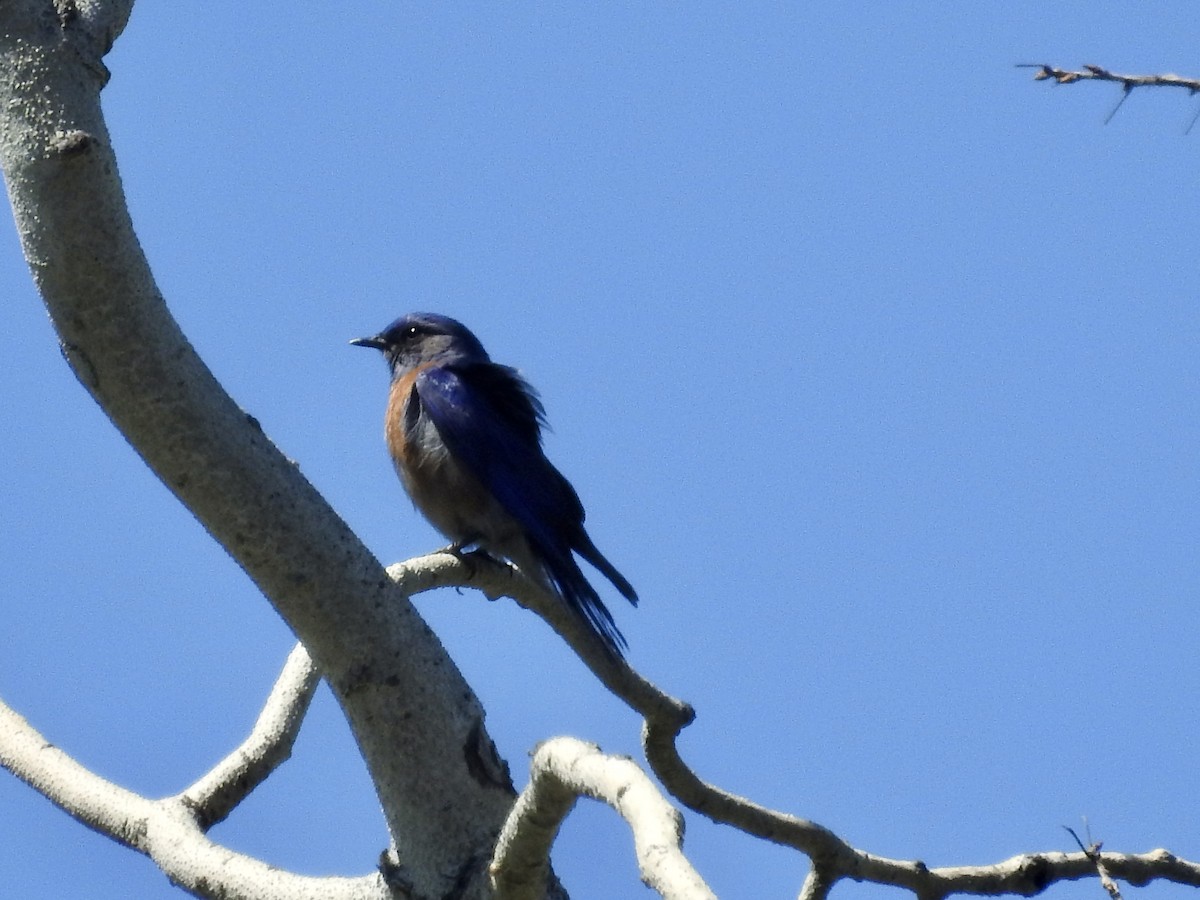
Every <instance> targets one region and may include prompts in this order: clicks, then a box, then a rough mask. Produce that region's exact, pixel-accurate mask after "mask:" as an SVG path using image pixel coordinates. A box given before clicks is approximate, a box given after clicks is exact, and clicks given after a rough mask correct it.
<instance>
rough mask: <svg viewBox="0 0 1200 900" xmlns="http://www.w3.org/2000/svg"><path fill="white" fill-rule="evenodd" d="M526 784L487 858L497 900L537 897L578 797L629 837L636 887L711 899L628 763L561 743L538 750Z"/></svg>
mask: <svg viewBox="0 0 1200 900" xmlns="http://www.w3.org/2000/svg"><path fill="white" fill-rule="evenodd" d="M529 768H530V774H531V778H530V782H529V785H528V787H526V788H525V790H524V791H522V792H521V795H520V796H519V797H518V798H517V802H516V804H515V805H514V806H513V810H512V812H511V813H510V814H509V817H508V821H507V822H505V824H504V830H503V831H501V833H500V839H499V840H498V841H497V842H496V852H495V855H494V856H493V857H492V865H491V872H492V876H493V878H492V885H493V887H495V889H496V897H497V900H534V898H537V897H541V896H543V895H544V893H545V885H546V879H547V874H548V872H549V865H548V863H549V858H550V847H551V845H552V844H553V843H554V839H555V837H556V836H557V834H558V829H559V827H560V826H561V825H562V823H563V820H564V819H566V817H567V814H568V813H570V811H571V809H572V808H573V807H574V806H575V801H576V799H577V798H579V797H591V798H592V799H594V800H599V801H600V802H602V803H607V804H608V805H609V806H611V807H612V808H613V809H615V810H616V811H617V812H618V813H620V814H621V817H622V818H623V819H625V821H626V822H627V823H628V824H629V827H630V829H631V830H632V832H633V839H634V846H635V851H636V853H637V859H638V867H639V869H640V871H641V873H642V881H644V882H645V883H646V884H647V885H648V886H649V887H650V888H652V889H653V890H655V891H657V892H658V893H659V894H660V895H661V896H663V897H666V898H669V900H704V898H713V900H715V898H716V895H715V894H714V893H713V892H712V891H711V890H710V889H709V887H708V885H707V884H705V883H704V880H703V879H702V878H701V877H700V875H699V874H698V873H697V872H696V870H695V869H694V868H692V864H691V863H690V862H688V860H687V857H685V856H684V855H683V850H682V845H683V819H682V818H681V817H680V815H679V813H678V812H677V811H676V810H675V809H674V808H673V807H672V806H671V805H670V804H669V803H667V801H666V800H665V799H664V798H663V796H662V794H660V793H659V792H658V789H657V788H655V786H654V784H653V783H652V782H651V781H650V779H649V778H647V777H646V775H645V773H644V772H642V770H641V769H640V768H639V767H638V766H637V765H636V764H635V763H634V762H633V761H632V760H630V759H626V758H623V757H617V756H608V755H606V754H604V753H602V752H600V748H599V747H597V746H595V745H593V744H587V743H584V742H583V741H580V740H576V739H575V738H569V737H558V738H552V739H551V740H549V741H546V742H544V743H542V744H541V745H539V746H538V748H537V751H536V752H535V753H534V755H533V760H532V762H531V763H530V767H529Z"/></svg>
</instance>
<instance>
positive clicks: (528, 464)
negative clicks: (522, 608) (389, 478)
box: [416, 362, 636, 656]
mask: <svg viewBox="0 0 1200 900" xmlns="http://www.w3.org/2000/svg"><path fill="white" fill-rule="evenodd" d="M416 391H417V397H418V398H419V400H420V402H421V407H422V410H423V411H424V412H425V413H426V414H427V415H428V416H429V418H430V420H431V421H432V422H433V424H434V426H435V427H436V428H437V430H438V433H439V434H440V435H441V437H442V440H443V441H445V443H446V446H447V447H448V448H449V450H450V452H451V453H452V454H453V455H454V458H455V459H456V460H458V462H459V463H460V464H461V465H463V466H465V467H466V468H467V470H468V471H470V472H471V474H472V475H474V476H475V477H476V478H477V479H478V480H479V482H480V483H481V484H482V485H483V486H484V487H486V488H487V489H488V490H489V491H490V492H491V493H492V495H493V496H494V497H495V498H496V500H497V501H498V502H499V504H500V505H501V506H502V507H503V508H504V509H505V510H506V511H507V512H508V514H509V515H511V516H512V517H513V518H514V519H516V521H517V522H518V523H519V524H520V526H521V528H522V530H523V531H524V532H525V536H526V539H527V540H528V542H529V545H530V548H531V549H532V550H533V551H534V553H535V554H536V555H537V557H538V559H539V560H540V561H541V563H542V565H543V566H544V568H545V574H546V575H547V576H548V577H549V579H550V581H551V583H552V584H553V585H554V587H555V588H556V589H557V590H558V592H559V594H560V595H561V596H562V597H563V598H564V599H565V600H566V601H567V603H568V604H569V605H570V606H571V607H572V608H573V609H574V610H575V611H576V612H577V613H579V614H581V615H582V616H583V617H584V619H585V620H586V621H587V622H588V623H589V624H590V625H591V627H592V628H593V629H594V630H595V631H596V632H597V633H598V634H599V635H600V637H601V639H602V640H603V641H604V643H605V646H606V647H607V648H608V649H609V651H610V652H612V653H614V654H615V655H618V656H619V655H620V652H621V651H620V648H621V647H623V646H625V639H624V637H623V636H622V635H621V632H620V631H619V630H618V629H617V626H616V623H615V622H614V621H613V618H612V615H611V614H610V613H609V611H608V609H607V608H606V607H605V606H604V604H603V602H601V600H600V597H599V595H598V594H597V593H596V590H595V588H593V587H592V586H591V584H590V583H589V582H588V580H587V578H586V577H584V574H583V572H582V571H581V570H580V568H579V564H578V563H577V562H576V561H575V558H574V556H572V550H573V549H577V550H579V551H580V552H581V553H582V554H583V555H584V557H585V558H586V559H588V560H589V561H591V562H593V564H596V562H595V560H596V559H599V560H600V561H601V563H602V564H600V565H597V568H599V569H600V570H601V571H602V572H604V574H605V575H607V576H608V577H609V578H610V579H613V575H615V576H616V578H615V579H613V583H614V584H616V585H617V587H618V589H619V590H621V592H622V593H623V594H625V595H626V596H627V597H629V598H630V599H631V600H632V601H635V602H636V594H633V589H632V588H631V587H630V586H629V583H628V582H627V581H625V579H624V578H622V577H621V576H620V574H619V573H617V572H616V570H615V569H614V568H613V567H612V566H611V564H609V563H608V561H607V560H605V559H604V558H603V557H602V556H600V554H599V552H598V551H597V550H596V548H595V545H594V544H592V542H591V540H590V539H589V538H588V536H587V532H586V531H584V527H583V521H584V510H583V504H582V503H580V501H579V495H578V494H576V493H575V489H574V488H573V487H571V485H570V483H569V482H568V481H567V479H566V478H564V477H563V476H562V474H561V473H560V472H559V471H558V469H556V468H554V466H553V465H552V464H551V463H550V461H549V460H548V459H546V455H545V454H544V453H543V452H542V446H541V427H542V425H543V424H544V422H545V412H544V410H543V408H542V404H541V401H540V400H539V399H538V396H537V392H536V391H535V390H534V389H533V387H532V386H531V385H530V384H529V383H528V382H527V381H525V379H523V378H522V377H521V376H520V375H519V374H517V372H516V370H514V369H511V368H509V367H508V366H501V365H498V364H496V363H491V362H471V363H458V364H451V365H446V366H432V367H430V368H428V369H425V370H424V371H422V372H421V374H420V375H419V376H418V377H417V380H416ZM618 579H619V580H618Z"/></svg>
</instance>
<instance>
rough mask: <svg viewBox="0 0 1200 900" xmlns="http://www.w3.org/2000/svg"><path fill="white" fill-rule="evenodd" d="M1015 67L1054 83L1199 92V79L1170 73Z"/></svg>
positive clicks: (1100, 68)
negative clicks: (1100, 83) (1032, 70)
mask: <svg viewBox="0 0 1200 900" xmlns="http://www.w3.org/2000/svg"><path fill="white" fill-rule="evenodd" d="M1017 68H1018V69H1037V72H1035V73H1034V76H1033V79H1034V81H1046V80H1047V79H1052V80H1053V81H1054V82H1055V83H1056V84H1074V83H1075V82H1076V81H1112V82H1115V83H1117V84H1119V85H1121V87H1122V88H1124V90H1125V91H1127V92H1128V91H1132V90H1133V89H1134V88H1138V87H1180V88H1185V89H1186V90H1187V91H1188V93H1190V94H1195V93H1197V92H1200V79H1196V78H1182V77H1180V76H1179V75H1173V74H1170V73H1167V74H1165V75H1122V74H1120V73H1118V72H1111V71H1109V70H1108V69H1106V68H1104V67H1103V66H1084V67H1083V68H1082V69H1079V70H1075V71H1072V70H1070V69H1058V68H1055V67H1054V66H1048V65H1045V64H1043V63H1020V64H1019V65H1018V66H1017Z"/></svg>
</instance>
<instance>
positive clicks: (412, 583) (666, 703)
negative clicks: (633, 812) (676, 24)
mask: <svg viewBox="0 0 1200 900" xmlns="http://www.w3.org/2000/svg"><path fill="white" fill-rule="evenodd" d="M388 574H389V575H391V577H392V578H393V579H395V580H396V581H397V582H398V583H399V584H400V586H401V587H402V588H403V590H404V591H405V592H406V593H419V592H421V591H426V590H430V589H432V588H436V587H476V588H479V589H480V590H482V591H483V592H484V593H485V594H486V595H487V596H489V597H492V598H495V597H500V596H508V597H512V598H513V599H514V600H516V602H517V603H519V604H520V605H521V606H523V607H525V608H526V609H529V610H531V611H533V612H536V613H537V614H538V615H539V616H541V617H542V618H543V619H545V620H546V621H547V622H548V623H549V624H550V625H551V626H552V627H553V628H554V629H555V630H556V631H558V633H559V634H561V635H563V636H564V638H565V639H566V640H567V641H568V643H570V644H571V645H572V647H574V648H575V649H576V650H577V652H579V654H580V656H581V657H582V658H583V659H584V661H585V662H586V663H587V664H588V665H589V666H590V667H591V669H592V671H593V672H594V673H595V674H596V676H597V677H598V678H599V679H600V680H601V681H603V682H604V684H605V685H606V686H608V688H609V689H610V690H611V691H612V692H613V693H614V694H616V695H617V696H618V697H620V698H621V699H622V700H624V701H625V702H626V703H627V704H628V705H629V706H630V707H632V708H633V709H635V710H636V711H638V712H639V713H640V714H641V715H642V716H643V717H644V719H645V723H644V725H643V729H642V742H643V747H644V749H645V752H646V759H647V761H648V762H649V763H650V767H651V768H652V769H653V770H654V774H655V775H657V776H658V778H659V780H660V781H661V782H662V784H663V786H664V787H665V788H666V789H667V790H668V791H669V792H670V793H671V795H672V796H673V797H675V798H676V799H677V800H679V801H680V802H681V803H683V804H684V805H685V806H687V807H689V808H690V809H692V810H694V811H696V812H698V813H700V814H701V815H704V816H707V817H708V818H710V819H712V820H713V821H715V822H720V823H723V824H726V825H731V826H733V827H735V828H738V829H740V830H742V831H745V832H747V833H748V834H752V835H755V836H757V837H761V838H764V839H765V840H769V841H772V842H773V843H776V844H780V845H783V846H787V847H792V848H794V849H796V850H799V851H801V852H802V853H804V854H805V855H806V856H808V857H809V858H810V859H811V860H812V863H813V868H812V871H811V872H810V874H809V876H808V878H807V879H806V881H805V883H804V887H803V889H802V893H801V896H802V897H803V898H805V900H822V898H824V897H825V896H827V895H828V893H829V890H830V888H831V887H832V886H833V885H834V884H835V883H836V882H837V881H839V880H840V879H842V878H850V879H853V880H855V881H870V882H874V883H876V884H886V885H892V886H895V887H900V888H905V889H907V890H910V891H912V892H913V893H914V894H916V895H917V896H918V897H919V898H921V900H941V898H943V897H948V896H949V895H951V894H970V895H977V896H999V895H1002V894H1017V895H1021V896H1032V895H1033V894H1036V893H1039V892H1041V891H1042V890H1044V889H1045V888H1047V887H1048V886H1050V885H1051V884H1054V883H1055V882H1059V881H1075V880H1079V879H1082V878H1094V877H1096V875H1097V872H1098V866H1103V867H1104V870H1105V871H1106V872H1107V873H1109V875H1110V877H1112V878H1120V879H1122V880H1123V881H1127V882H1129V883H1130V884H1134V885H1142V884H1146V883H1148V882H1150V881H1154V880H1163V881H1170V882H1174V883H1176V884H1185V885H1190V886H1193V887H1200V863H1195V862H1189V861H1187V860H1183V859H1179V858H1178V857H1176V856H1174V855H1173V854H1171V853H1169V852H1168V851H1166V850H1152V851H1150V852H1149V853H1143V854H1120V853H1104V854H1100V853H1098V852H1097V853H1095V854H1093V855H1091V856H1089V854H1088V853H1072V854H1067V853H1059V852H1053V853H1032V854H1022V855H1020V856H1014V857H1010V858H1009V859H1006V860H1002V861H1000V862H998V863H993V864H991V865H981V866H953V867H943V868H937V869H931V868H929V867H928V866H926V865H925V864H924V863H923V862H920V861H919V860H900V859H888V858H885V857H881V856H875V855H873V854H870V853H867V852H865V851H863V850H859V849H857V848H855V847H853V846H851V845H850V844H849V843H847V842H846V841H845V840H843V839H842V838H840V837H838V835H836V834H834V833H833V832H832V831H830V830H829V829H828V828H825V827H824V826H822V825H819V824H817V823H815V822H810V821H808V820H807V819H802V818H799V817H797V816H792V815H788V814H787V813H783V812H778V811H776V810H772V809H768V808H767V807H764V806H761V805H759V804H757V803H754V802H753V801H751V800H748V799H746V798H744V797H739V796H737V795H736V794H732V793H729V792H728V791H724V790H722V789H721V788H718V787H716V786H715V785H711V784H708V783H707V782H705V781H703V780H702V779H700V778H699V777H698V776H697V775H696V774H695V773H694V772H693V771H692V770H691V769H690V768H689V767H688V765H687V764H686V763H685V762H684V761H683V759H682V758H681V757H680V755H679V751H678V748H677V747H676V745H675V739H676V737H677V736H678V735H679V732H680V731H682V730H683V728H684V727H686V726H687V725H688V724H690V723H691V722H692V720H693V719H694V717H695V715H694V713H693V711H692V708H691V707H690V706H689V705H688V704H686V703H684V702H683V701H681V700H677V699H676V698H674V697H671V696H669V695H667V694H664V693H663V692H662V691H660V690H659V689H658V688H657V687H655V686H654V685H653V684H651V683H650V682H648V681H646V680H645V679H643V678H642V677H641V676H640V675H638V674H637V672H635V671H634V670H633V669H632V668H631V667H629V666H628V665H627V664H624V663H619V664H614V663H613V661H612V660H611V659H609V658H608V657H607V656H605V655H604V654H603V653H595V652H588V648H589V647H590V646H591V643H590V642H588V641H587V640H586V638H584V637H580V635H578V634H577V633H576V632H575V631H573V630H572V629H573V628H575V626H574V624H573V620H572V619H571V617H569V616H565V615H563V614H562V613H561V611H560V610H559V609H558V604H557V603H556V602H555V601H554V599H553V598H552V597H550V596H549V595H547V594H545V592H543V591H541V590H540V589H539V588H537V587H536V585H534V584H533V583H532V582H530V581H529V580H528V579H525V578H524V577H523V576H521V575H520V574H519V573H518V572H517V571H516V570H514V569H512V568H511V567H509V566H506V565H504V564H502V563H497V562H495V561H494V560H492V559H490V558H487V557H478V558H476V557H474V556H470V555H469V556H468V557H467V558H466V559H459V558H456V557H454V556H451V555H450V554H446V553H434V554H430V555H429V556H424V557H418V558H416V559H411V560H408V561H407V562H404V563H398V564H396V565H393V566H390V567H389V568H388Z"/></svg>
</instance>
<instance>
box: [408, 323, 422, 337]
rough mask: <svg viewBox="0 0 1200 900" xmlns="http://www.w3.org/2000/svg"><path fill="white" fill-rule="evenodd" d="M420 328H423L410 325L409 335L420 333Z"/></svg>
mask: <svg viewBox="0 0 1200 900" xmlns="http://www.w3.org/2000/svg"><path fill="white" fill-rule="evenodd" d="M420 330H421V329H420V328H418V327H417V326H416V325H409V326H408V334H409V336H410V337H414V336H416V334H417V333H418V332H419V331H420Z"/></svg>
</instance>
